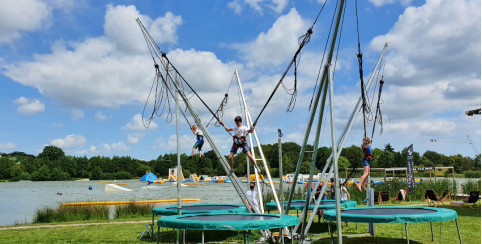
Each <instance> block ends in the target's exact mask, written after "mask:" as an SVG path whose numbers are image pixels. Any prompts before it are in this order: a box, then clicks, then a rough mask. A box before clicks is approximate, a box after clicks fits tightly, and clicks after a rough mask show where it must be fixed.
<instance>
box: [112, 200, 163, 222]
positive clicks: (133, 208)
mask: <svg viewBox="0 0 482 244" xmlns="http://www.w3.org/2000/svg"><path fill="white" fill-rule="evenodd" d="M153 208H154V204H137V203H135V202H132V203H129V204H123V205H117V206H116V207H115V214H114V216H115V218H116V219H122V218H127V217H133V216H146V215H151V214H152V209H153Z"/></svg>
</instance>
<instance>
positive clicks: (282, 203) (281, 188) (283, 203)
mask: <svg viewBox="0 0 482 244" xmlns="http://www.w3.org/2000/svg"><path fill="white" fill-rule="evenodd" d="M282 136H283V134H282V133H281V129H279V128H278V157H279V159H278V162H279V166H278V169H279V201H280V208H281V211H280V212H279V214H283V211H284V209H283V208H284V206H285V202H284V193H283V183H284V181H283V151H282V149H283V148H282V146H281V137H282ZM273 194H276V192H274V193H273ZM280 236H281V240H282V241H281V242H282V243H283V244H284V243H285V238H284V237H285V235H284V228H281V229H280Z"/></svg>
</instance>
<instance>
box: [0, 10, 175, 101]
mask: <svg viewBox="0 0 482 244" xmlns="http://www.w3.org/2000/svg"><path fill="white" fill-rule="evenodd" d="M136 17H139V18H140V19H141V20H142V22H143V24H144V25H145V26H146V28H147V29H148V30H149V31H150V34H151V36H153V38H155V39H156V41H158V42H159V43H175V41H176V40H177V35H176V34H175V33H176V30H177V27H178V26H179V25H180V23H181V22H182V19H181V17H180V16H176V15H173V14H172V13H166V14H165V16H163V17H162V16H161V17H159V18H157V19H155V20H151V19H150V18H149V17H148V16H145V15H141V14H139V12H138V11H137V10H136V8H135V7H134V6H116V7H113V6H110V5H108V7H107V11H106V15H105V25H104V32H105V36H99V37H87V38H85V40H83V41H63V40H58V41H55V42H54V44H53V45H52V47H51V49H52V52H51V53H50V54H34V55H33V61H23V62H18V63H15V64H6V65H2V66H3V68H5V69H4V71H3V73H4V75H6V76H8V77H10V78H11V79H12V80H14V81H17V82H19V83H21V84H23V85H27V86H32V87H35V88H37V89H38V91H39V92H40V93H41V94H42V95H44V96H48V97H51V98H54V99H57V100H59V101H60V102H61V103H62V104H63V105H64V106H66V107H68V108H83V107H108V108H118V107H119V106H120V105H123V104H132V103H135V102H145V99H146V98H147V91H148V90H149V88H150V86H151V85H152V77H153V74H154V70H153V68H152V59H151V58H150V56H149V51H148V50H147V46H146V44H145V41H144V39H143V37H142V33H141V30H140V29H139V26H138V25H137V23H136V22H135V18H136ZM59 84H62V86H59Z"/></svg>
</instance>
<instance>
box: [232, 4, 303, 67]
mask: <svg viewBox="0 0 482 244" xmlns="http://www.w3.org/2000/svg"><path fill="white" fill-rule="evenodd" d="M307 29H308V22H307V21H305V20H303V19H302V18H301V16H300V15H299V13H298V11H296V9H295V8H292V9H291V10H290V12H289V13H288V14H286V15H283V16H281V17H279V18H278V19H277V20H276V22H275V23H274V24H273V26H272V27H271V29H269V30H268V32H267V33H264V32H262V33H260V34H259V35H258V37H257V38H256V39H255V40H253V41H250V42H248V43H241V44H232V47H233V48H234V49H236V50H238V52H239V53H240V54H241V56H242V58H243V59H244V60H246V62H247V63H248V64H247V65H248V66H249V67H254V66H255V65H265V64H271V65H280V64H282V63H284V62H286V60H288V59H289V58H290V57H292V56H293V53H294V52H295V51H296V50H297V48H298V38H299V37H300V36H301V35H303V34H304V33H305V32H306V30H307Z"/></svg>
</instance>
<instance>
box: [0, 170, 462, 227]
mask: <svg viewBox="0 0 482 244" xmlns="http://www.w3.org/2000/svg"><path fill="white" fill-rule="evenodd" d="M422 179H423V180H426V181H428V180H429V179H428V178H422ZM438 179H443V178H442V177H439V178H438ZM372 180H383V178H373V179H372ZM455 180H456V181H457V183H465V182H467V180H468V179H463V178H460V179H458V178H456V179H455ZM96 182H97V184H95V183H96ZM118 182H126V183H128V185H127V186H124V187H126V188H129V189H132V190H134V191H132V192H117V193H105V192H104V187H105V184H103V183H102V184H101V183H99V181H49V182H8V183H0V225H11V224H13V223H14V222H16V221H17V222H25V221H26V222H31V221H32V219H33V214H34V213H35V210H36V209H37V208H42V207H45V206H52V207H55V206H58V204H59V203H63V202H87V201H128V200H153V199H176V197H177V188H176V187H171V185H170V184H169V183H166V184H161V185H157V186H158V187H157V188H149V189H146V188H142V187H144V186H145V185H144V184H143V183H140V182H139V181H138V180H122V181H118ZM89 186H92V187H93V190H89ZM243 186H245V187H246V188H247V185H246V184H243ZM276 188H278V186H276ZM287 188H288V187H284V189H287ZM57 192H61V193H62V195H57ZM181 197H182V198H199V199H201V201H199V202H188V203H185V204H196V203H199V204H203V203H226V204H242V202H241V200H240V198H239V197H238V196H237V194H236V191H235V190H234V188H233V186H232V184H231V183H224V184H215V183H206V184H204V185H191V186H188V187H183V188H182V192H181ZM167 205H175V203H167V204H158V205H156V206H167Z"/></svg>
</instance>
